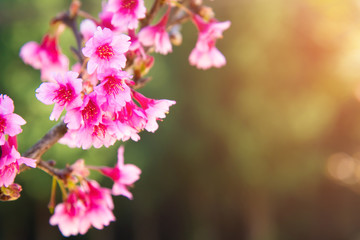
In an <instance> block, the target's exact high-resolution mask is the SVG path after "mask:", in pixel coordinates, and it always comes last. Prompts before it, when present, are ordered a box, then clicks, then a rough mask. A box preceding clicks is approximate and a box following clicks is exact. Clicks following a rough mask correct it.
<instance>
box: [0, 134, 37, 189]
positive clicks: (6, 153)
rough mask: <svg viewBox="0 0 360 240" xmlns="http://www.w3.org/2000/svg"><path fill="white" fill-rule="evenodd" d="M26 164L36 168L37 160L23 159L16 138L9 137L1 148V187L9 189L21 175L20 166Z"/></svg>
mask: <svg viewBox="0 0 360 240" xmlns="http://www.w3.org/2000/svg"><path fill="white" fill-rule="evenodd" d="M21 164H25V165H27V166H29V167H32V168H34V167H36V161H35V159H31V158H26V157H22V156H21V155H20V153H19V152H18V151H17V141H16V136H15V137H9V138H8V140H7V141H6V142H5V143H4V144H3V145H2V146H1V156H0V186H5V187H8V186H10V185H11V184H12V183H13V182H14V180H15V177H16V175H17V174H18V173H19V170H20V165H21Z"/></svg>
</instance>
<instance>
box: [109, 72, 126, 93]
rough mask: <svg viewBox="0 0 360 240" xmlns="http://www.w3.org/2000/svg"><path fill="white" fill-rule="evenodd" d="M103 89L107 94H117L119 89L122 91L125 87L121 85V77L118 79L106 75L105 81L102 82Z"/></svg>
mask: <svg viewBox="0 0 360 240" xmlns="http://www.w3.org/2000/svg"><path fill="white" fill-rule="evenodd" d="M104 89H105V91H106V93H107V94H108V95H111V94H112V95H113V96H115V95H117V94H119V92H120V90H121V91H124V90H125V89H124V88H123V86H122V81H121V79H118V78H116V77H113V76H108V77H106V82H105V84H104Z"/></svg>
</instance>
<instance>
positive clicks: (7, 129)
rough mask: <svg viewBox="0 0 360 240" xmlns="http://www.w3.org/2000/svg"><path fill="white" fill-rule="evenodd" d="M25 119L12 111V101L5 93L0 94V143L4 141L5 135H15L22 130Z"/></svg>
mask: <svg viewBox="0 0 360 240" xmlns="http://www.w3.org/2000/svg"><path fill="white" fill-rule="evenodd" d="M25 123H26V121H25V120H24V119H23V118H22V117H20V116H19V115H17V114H15V113H14V102H13V100H12V99H11V98H10V97H8V96H7V95H2V94H0V145H3V144H4V143H5V135H6V134H7V135H9V136H15V135H17V134H19V133H21V132H22V129H21V127H20V126H21V125H24V124H25Z"/></svg>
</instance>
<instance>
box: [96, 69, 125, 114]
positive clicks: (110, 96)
mask: <svg viewBox="0 0 360 240" xmlns="http://www.w3.org/2000/svg"><path fill="white" fill-rule="evenodd" d="M98 78H99V79H100V81H101V83H100V84H99V85H98V86H96V87H95V89H94V91H95V92H97V94H98V95H99V96H100V97H102V98H104V99H105V102H104V103H103V105H102V108H103V109H106V111H110V112H115V111H120V110H121V108H122V107H123V106H125V103H126V102H129V101H131V91H130V88H129V86H128V85H127V84H126V82H125V80H128V79H130V78H131V76H130V75H129V74H128V73H127V72H125V71H119V70H115V69H109V70H108V71H106V72H105V73H102V74H99V75H98Z"/></svg>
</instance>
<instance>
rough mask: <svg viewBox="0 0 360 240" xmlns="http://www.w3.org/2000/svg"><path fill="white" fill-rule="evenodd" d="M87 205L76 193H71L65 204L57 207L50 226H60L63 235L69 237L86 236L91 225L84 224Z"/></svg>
mask: <svg viewBox="0 0 360 240" xmlns="http://www.w3.org/2000/svg"><path fill="white" fill-rule="evenodd" d="M85 209H86V207H85V205H84V203H83V202H81V201H80V200H79V199H78V196H77V194H76V192H75V191H73V192H71V193H70V194H69V195H68V197H67V199H66V200H65V201H64V202H63V203H59V204H58V205H57V206H56V207H55V211H54V214H53V215H52V216H51V217H50V220H49V222H50V224H51V225H53V226H55V225H58V226H59V229H60V231H61V233H62V234H63V235H64V236H65V237H68V236H70V235H77V234H79V233H80V234H85V233H86V232H87V231H88V229H89V227H90V226H89V224H86V225H85V224H84V223H83V222H82V220H83V216H84V212H85Z"/></svg>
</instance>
